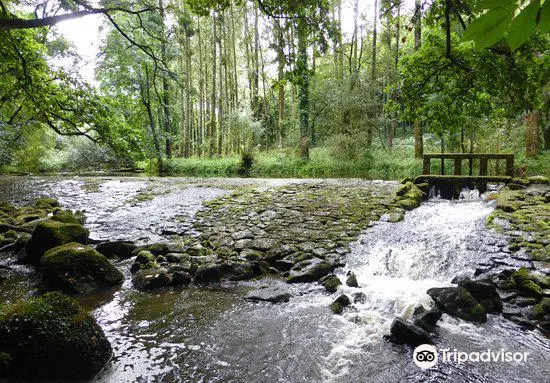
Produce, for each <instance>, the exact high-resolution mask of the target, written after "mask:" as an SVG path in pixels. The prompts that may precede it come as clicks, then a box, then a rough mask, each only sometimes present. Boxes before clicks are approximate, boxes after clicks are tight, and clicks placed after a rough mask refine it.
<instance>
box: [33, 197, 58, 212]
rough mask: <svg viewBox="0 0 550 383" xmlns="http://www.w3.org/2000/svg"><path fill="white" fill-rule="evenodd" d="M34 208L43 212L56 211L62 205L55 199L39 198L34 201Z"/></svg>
mask: <svg viewBox="0 0 550 383" xmlns="http://www.w3.org/2000/svg"><path fill="white" fill-rule="evenodd" d="M34 206H35V207H36V208H38V209H42V210H50V211H51V210H54V209H55V208H57V207H60V206H61V204H60V203H59V201H58V200H56V199H55V198H39V199H37V200H36V201H34Z"/></svg>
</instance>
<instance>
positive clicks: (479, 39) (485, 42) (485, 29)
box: [462, 3, 516, 49]
mask: <svg viewBox="0 0 550 383" xmlns="http://www.w3.org/2000/svg"><path fill="white" fill-rule="evenodd" d="M515 9H516V4H515V3H510V4H507V5H506V6H503V7H500V8H495V9H491V10H488V11H487V12H485V13H484V14H483V15H481V16H480V17H479V18H477V19H476V20H474V21H472V22H471V23H470V24H469V25H468V27H467V28H466V30H465V31H464V36H463V37H462V40H464V41H470V40H473V41H474V42H475V45H476V48H479V49H482V48H486V47H488V46H491V45H493V44H494V43H496V42H497V41H499V40H500V39H502V38H503V37H504V34H505V33H506V30H507V29H508V26H509V25H510V22H511V21H512V17H513V15H514V11H515Z"/></svg>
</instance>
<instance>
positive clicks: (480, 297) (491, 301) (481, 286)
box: [458, 279, 502, 313]
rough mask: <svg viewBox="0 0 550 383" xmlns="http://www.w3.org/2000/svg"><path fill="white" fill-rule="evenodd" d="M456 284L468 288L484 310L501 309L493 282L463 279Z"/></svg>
mask: <svg viewBox="0 0 550 383" xmlns="http://www.w3.org/2000/svg"><path fill="white" fill-rule="evenodd" d="M458 285H459V286H460V287H463V288H465V289H466V290H468V292H469V293H470V294H471V295H472V296H473V297H474V298H475V300H477V301H478V302H479V304H480V305H481V306H483V308H484V309H485V311H486V312H488V313H499V312H501V311H502V300H501V299H500V295H499V294H498V292H497V289H496V286H495V285H494V284H492V283H488V282H483V281H472V280H469V279H465V280H463V281H461V282H460V283H459V284H458Z"/></svg>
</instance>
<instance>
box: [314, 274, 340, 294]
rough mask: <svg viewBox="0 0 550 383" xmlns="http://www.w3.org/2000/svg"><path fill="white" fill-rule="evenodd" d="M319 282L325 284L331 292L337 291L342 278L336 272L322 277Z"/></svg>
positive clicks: (326, 288)
mask: <svg viewBox="0 0 550 383" xmlns="http://www.w3.org/2000/svg"><path fill="white" fill-rule="evenodd" d="M319 283H320V284H321V285H323V287H324V288H325V290H327V291H328V292H329V293H335V292H336V291H337V290H338V287H340V286H341V285H342V282H340V279H339V278H338V277H337V276H336V275H334V274H329V275H327V276H325V277H323V278H321V279H320V280H319Z"/></svg>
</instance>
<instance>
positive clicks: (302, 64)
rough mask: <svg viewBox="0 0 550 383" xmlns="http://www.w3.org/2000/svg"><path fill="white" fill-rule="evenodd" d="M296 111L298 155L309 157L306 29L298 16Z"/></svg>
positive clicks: (304, 21)
mask: <svg viewBox="0 0 550 383" xmlns="http://www.w3.org/2000/svg"><path fill="white" fill-rule="evenodd" d="M297 22H298V28H297V33H298V56H297V59H296V70H297V72H298V81H299V84H298V111H299V115H300V156H301V157H302V158H305V159H309V70H308V54H307V48H308V34H307V33H308V31H307V24H306V20H305V18H304V17H303V16H301V17H298V21H297Z"/></svg>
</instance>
